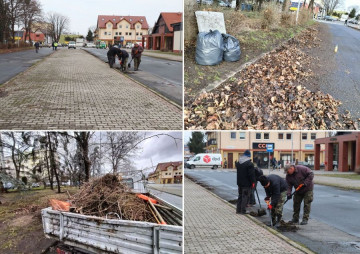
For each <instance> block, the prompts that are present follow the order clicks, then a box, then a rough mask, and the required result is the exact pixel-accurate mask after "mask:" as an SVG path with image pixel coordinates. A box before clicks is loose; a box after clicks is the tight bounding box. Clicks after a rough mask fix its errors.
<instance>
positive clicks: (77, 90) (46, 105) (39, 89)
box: [0, 49, 182, 130]
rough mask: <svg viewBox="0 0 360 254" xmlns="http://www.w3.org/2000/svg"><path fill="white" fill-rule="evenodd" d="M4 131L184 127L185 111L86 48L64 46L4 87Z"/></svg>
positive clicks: (0, 112)
mask: <svg viewBox="0 0 360 254" xmlns="http://www.w3.org/2000/svg"><path fill="white" fill-rule="evenodd" d="M0 116H1V117H0V129H13V130H18V129H22V130H24V129H26V130H28V129H31V130H38V129H42V130H44V129H46V130H51V129H60V130H68V129H78V130H88V129H100V130H103V129H106V130H143V129H147V130H150V129H172V130H176V129H181V128H182V111H181V110H180V109H179V108H178V107H175V106H174V105H173V104H171V103H169V102H168V101H166V100H164V99H162V98H161V97H159V96H157V95H156V94H154V93H153V92H151V91H150V90H148V89H146V88H144V87H143V86H141V85H139V84H137V83H135V82H134V81H132V80H130V79H128V78H126V77H125V76H124V75H122V74H120V73H119V72H118V71H116V70H112V69H110V68H109V67H108V65H106V64H105V63H102V62H101V61H98V60H96V59H95V58H94V57H93V56H92V55H90V54H88V53H86V52H84V51H83V50H67V49H61V50H59V51H58V52H56V53H55V54H53V55H51V56H50V57H48V58H46V59H45V60H44V61H43V62H41V63H39V64H37V65H36V66H34V67H33V68H30V69H29V70H28V71H26V72H25V73H24V74H22V75H20V76H18V77H16V78H15V79H14V80H13V81H11V82H10V83H8V84H7V85H5V87H2V90H1V94H0Z"/></svg>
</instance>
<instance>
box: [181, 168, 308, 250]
mask: <svg viewBox="0 0 360 254" xmlns="http://www.w3.org/2000/svg"><path fill="white" fill-rule="evenodd" d="M185 177H186V178H187V179H188V180H189V181H192V182H194V181H193V180H192V179H191V178H189V177H187V176H186V174H185ZM194 183H196V182H194ZM196 184H197V183H196ZM198 185H199V184H198ZM199 186H200V187H201V188H203V189H204V190H205V191H207V192H208V193H210V194H211V195H213V196H214V197H216V198H217V199H219V200H221V201H222V202H224V203H225V204H226V205H228V206H230V207H232V208H235V207H236V206H235V205H233V204H231V203H229V202H228V201H226V200H225V199H222V198H221V197H219V196H217V195H216V194H214V193H213V192H211V191H209V190H207V189H206V188H204V187H202V186H201V185H199ZM184 210H185V209H184ZM245 216H246V217H247V218H249V219H250V220H252V221H253V222H255V223H256V224H257V225H258V226H261V227H262V228H264V229H266V230H268V231H269V232H270V233H272V234H273V235H275V236H277V237H279V238H280V239H281V240H283V241H285V242H287V243H289V244H290V245H291V246H293V247H294V248H296V249H298V250H300V251H302V252H304V253H307V254H315V252H313V251H311V250H310V249H308V248H307V247H305V246H303V245H302V244H300V243H298V242H295V241H293V240H291V239H290V238H288V237H286V236H284V235H283V234H281V233H280V232H278V231H276V230H274V229H272V228H270V227H268V226H266V225H265V224H263V223H262V222H260V221H258V220H257V219H255V218H253V217H252V216H250V215H245Z"/></svg>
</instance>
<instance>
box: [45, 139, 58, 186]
mask: <svg viewBox="0 0 360 254" xmlns="http://www.w3.org/2000/svg"><path fill="white" fill-rule="evenodd" d="M47 135H48V141H49V149H50V164H51V168H52V170H53V172H54V174H55V179H56V182H57V189H58V193H61V186H60V179H59V174H58V172H57V165H56V161H55V150H54V149H56V148H55V147H53V145H52V142H51V138H50V133H49V132H48V134H47Z"/></svg>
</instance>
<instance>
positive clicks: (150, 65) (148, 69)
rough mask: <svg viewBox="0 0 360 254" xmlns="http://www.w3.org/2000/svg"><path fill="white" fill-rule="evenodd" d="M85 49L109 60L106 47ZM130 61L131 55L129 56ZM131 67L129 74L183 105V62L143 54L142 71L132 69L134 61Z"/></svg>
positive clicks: (105, 60) (103, 59)
mask: <svg viewBox="0 0 360 254" xmlns="http://www.w3.org/2000/svg"><path fill="white" fill-rule="evenodd" d="M84 50H86V51H88V52H90V53H91V54H93V55H94V56H96V57H98V58H99V59H101V60H102V61H104V62H107V55H106V53H107V50H106V49H95V48H84ZM128 51H129V50H128ZM129 53H130V51H129ZM130 61H131V55H130V57H129V62H130ZM116 67H119V61H118V60H116ZM131 67H132V68H131V69H130V72H129V74H128V75H129V76H130V77H132V78H133V79H135V80H137V81H139V82H140V83H142V84H144V85H146V86H148V87H149V88H151V89H154V90H155V91H157V92H159V93H160V94H162V95H163V96H165V97H166V98H168V99H170V100H172V101H174V102H175V103H177V104H178V105H182V92H183V87H182V62H178V61H170V60H165V59H159V58H155V57H149V56H145V55H143V56H142V57H141V64H140V71H137V72H135V71H132V70H133V67H134V63H133V62H132V63H131Z"/></svg>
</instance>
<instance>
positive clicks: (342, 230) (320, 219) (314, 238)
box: [185, 169, 360, 253]
mask: <svg viewBox="0 0 360 254" xmlns="http://www.w3.org/2000/svg"><path fill="white" fill-rule="evenodd" d="M264 173H265V174H268V171H267V170H264ZM185 174H186V175H188V176H190V177H191V178H193V179H195V180H196V181H199V182H200V183H201V185H203V186H207V188H208V189H210V190H211V191H212V192H214V193H215V194H216V195H218V196H219V197H221V198H223V199H225V200H228V201H231V200H235V199H237V185H236V172H234V171H225V172H224V171H223V172H221V171H220V170H211V169H205V170H201V169H200V170H196V169H194V170H189V169H186V170H185ZM185 188H186V186H185ZM257 190H258V192H259V196H260V201H263V200H264V197H265V191H264V188H263V187H262V186H261V185H260V184H258V187H257ZM359 194H360V193H359V192H358V191H350V190H342V189H339V188H334V187H328V186H322V185H315V189H314V201H313V203H312V211H311V214H310V223H309V224H308V225H307V226H301V230H299V231H298V232H296V233H293V232H283V234H284V235H286V236H287V237H289V238H290V239H292V240H295V241H298V242H301V243H302V244H304V245H306V246H308V248H310V249H312V250H313V251H315V252H317V253H360V230H359V228H360V220H359V219H358V218H359V214H358V213H359V210H360V196H359ZM262 204H263V205H265V203H264V202H262ZM258 208H259V206H258V205H257V206H256V207H255V208H253V209H254V210H255V211H256V210H257V209H258ZM263 208H264V207H263ZM301 216H302V211H301V213H300V218H301ZM291 218H292V200H290V201H289V202H287V204H286V205H285V206H284V220H285V221H287V220H291ZM258 219H259V220H260V221H262V222H264V223H268V222H269V217H268V215H266V216H263V217H259V218H258Z"/></svg>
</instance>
